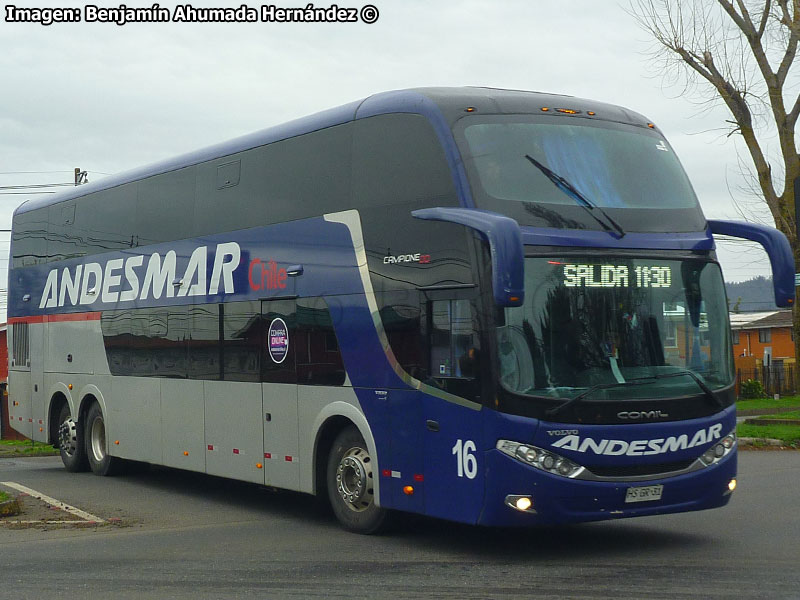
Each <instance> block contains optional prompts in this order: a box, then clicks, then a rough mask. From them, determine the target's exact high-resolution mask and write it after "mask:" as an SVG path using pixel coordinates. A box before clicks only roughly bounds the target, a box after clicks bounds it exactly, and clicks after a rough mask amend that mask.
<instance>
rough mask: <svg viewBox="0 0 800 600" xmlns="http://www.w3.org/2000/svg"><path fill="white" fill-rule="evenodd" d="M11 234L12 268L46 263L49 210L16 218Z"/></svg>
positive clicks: (28, 213) (36, 211)
mask: <svg viewBox="0 0 800 600" xmlns="http://www.w3.org/2000/svg"><path fill="white" fill-rule="evenodd" d="M13 230H14V231H13V232H12V234H11V254H12V256H11V259H12V260H11V262H12V268H16V267H27V266H30V265H36V264H39V263H43V262H45V258H46V257H45V247H46V246H45V240H46V239H47V209H40V210H34V211H31V212H27V213H23V214H21V215H17V216H16V217H14V225H13Z"/></svg>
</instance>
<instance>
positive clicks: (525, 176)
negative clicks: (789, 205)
mask: <svg viewBox="0 0 800 600" xmlns="http://www.w3.org/2000/svg"><path fill="white" fill-rule="evenodd" d="M454 133H455V135H456V137H457V139H458V141H459V144H460V147H461V153H462V156H463V157H464V165H465V168H466V171H467V176H468V178H469V180H470V183H471V187H472V192H473V196H474V201H475V204H476V206H478V207H479V208H484V209H487V210H491V211H494V212H498V213H501V214H505V215H508V216H510V217H512V218H514V219H516V220H517V222H518V223H519V224H520V225H530V226H535V227H553V228H558V229H595V230H597V229H601V230H602V229H606V230H609V229H610V230H616V231H618V232H619V233H622V232H623V231H670V232H677V231H698V230H701V229H702V228H703V227H704V226H705V221H704V219H703V217H702V212H701V210H700V207H699V204H698V202H697V197H696V196H695V193H694V190H693V189H692V186H691V183H690V182H689V179H688V177H687V176H686V173H685V172H684V170H683V167H682V166H681V164H680V162H679V160H678V158H677V156H676V155H675V153H674V151H673V150H672V148H671V147H670V146H669V145H668V144H667V142H666V140H665V139H664V136H663V135H662V134H661V133H660V132H659V131H657V130H655V129H648V128H646V127H637V126H634V125H627V124H624V123H616V122H610V121H601V120H592V119H585V118H569V117H559V116H555V117H553V116H550V117H548V116H540V115H486V116H481V117H476V118H474V119H473V118H472V117H470V118H469V119H464V120H462V122H461V123H460V124H459V125H458V126H457V127H456V129H455V131H454ZM569 190H574V192H576V193H570V191H569ZM587 206H591V207H597V208H599V210H595V211H592V210H587ZM617 224H618V225H617Z"/></svg>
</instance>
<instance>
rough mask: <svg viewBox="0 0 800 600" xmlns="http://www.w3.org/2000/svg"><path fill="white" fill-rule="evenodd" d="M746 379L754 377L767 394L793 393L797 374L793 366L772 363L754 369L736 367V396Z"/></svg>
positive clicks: (795, 387)
mask: <svg viewBox="0 0 800 600" xmlns="http://www.w3.org/2000/svg"><path fill="white" fill-rule="evenodd" d="M748 379H755V380H756V381H759V382H761V385H763V386H764V391H765V392H766V393H767V395H768V396H774V395H775V394H781V395H784V394H795V393H796V392H797V383H798V382H797V376H796V370H795V366H794V365H791V366H784V365H772V366H771V367H764V366H762V367H755V368H754V369H736V396H737V397H738V396H739V394H740V389H741V384H742V382H743V381H747V380H748Z"/></svg>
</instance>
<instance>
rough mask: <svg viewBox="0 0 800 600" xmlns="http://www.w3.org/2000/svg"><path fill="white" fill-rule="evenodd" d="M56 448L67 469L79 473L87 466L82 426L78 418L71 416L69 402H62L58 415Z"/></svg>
mask: <svg viewBox="0 0 800 600" xmlns="http://www.w3.org/2000/svg"><path fill="white" fill-rule="evenodd" d="M58 448H59V450H60V452H61V462H63V463H64V468H65V469H66V470H67V471H70V472H71V473H79V472H81V471H85V470H86V469H87V467H88V466H89V465H88V462H87V457H86V449H85V447H84V443H83V427H82V426H81V423H80V420H74V419H73V418H72V413H71V412H70V410H69V404H64V406H62V407H61V412H60V413H59V415H58Z"/></svg>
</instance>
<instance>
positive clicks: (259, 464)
mask: <svg viewBox="0 0 800 600" xmlns="http://www.w3.org/2000/svg"><path fill="white" fill-rule="evenodd" d="M263 468H264V465H262V464H261V463H256V469H263Z"/></svg>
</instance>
